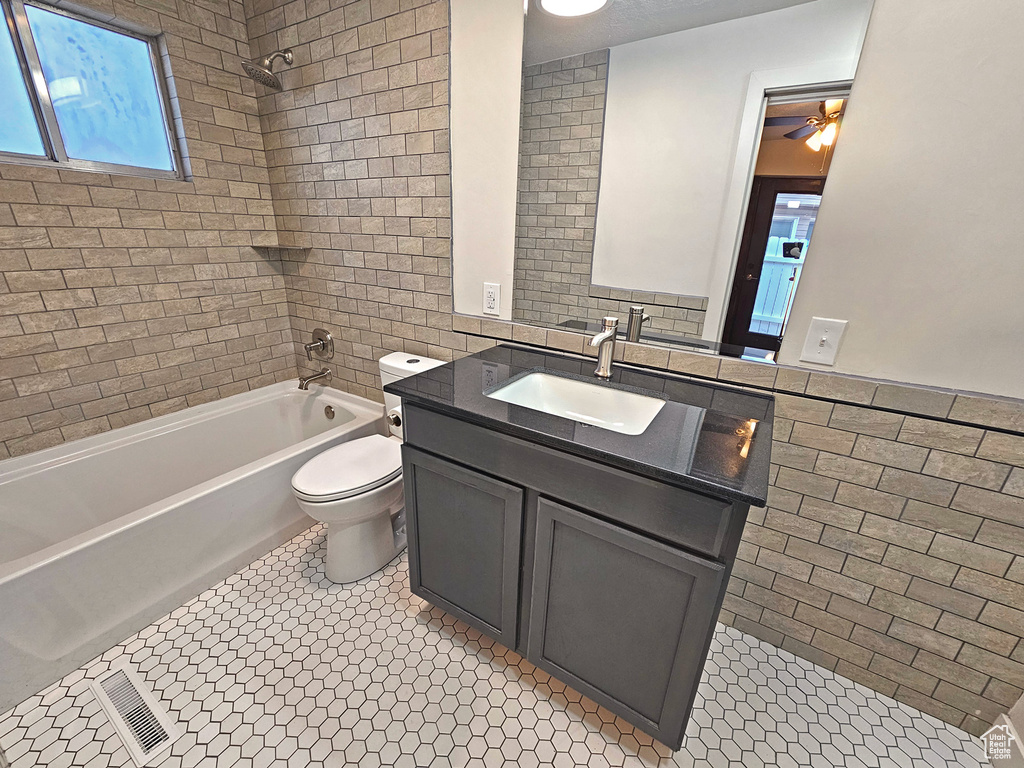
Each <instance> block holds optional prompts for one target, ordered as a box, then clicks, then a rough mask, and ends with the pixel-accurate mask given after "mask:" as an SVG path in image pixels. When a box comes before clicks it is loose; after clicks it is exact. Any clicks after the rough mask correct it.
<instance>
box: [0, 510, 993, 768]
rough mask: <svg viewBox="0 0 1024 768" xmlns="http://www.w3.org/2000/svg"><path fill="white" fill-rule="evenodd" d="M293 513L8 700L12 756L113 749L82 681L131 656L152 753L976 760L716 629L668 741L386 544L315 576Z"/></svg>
mask: <svg viewBox="0 0 1024 768" xmlns="http://www.w3.org/2000/svg"><path fill="white" fill-rule="evenodd" d="M323 555H324V529H323V528H322V527H321V526H317V527H315V528H312V529H310V530H309V531H308V532H307V533H305V534H303V535H301V536H299V537H297V538H295V539H294V540H292V541H291V542H289V543H288V544H286V545H284V546H282V547H280V548H278V549H276V550H274V551H273V552H271V553H270V554H269V555H267V556H266V557H264V558H263V559H262V560H258V561H257V562H255V563H253V564H252V565H251V566H249V567H248V568H246V569H244V570H243V571H241V572H240V573H237V574H235V575H234V576H231V577H230V578H228V579H226V580H225V581H223V582H221V583H220V584H218V585H217V586H215V587H214V588H212V589H210V590H208V591H206V592H204V593H203V594H201V595H200V596H199V597H197V598H196V599H195V600H192V601H191V602H189V603H187V604H186V605H184V606H182V607H181V608H179V609H177V610H175V611H174V612H173V613H171V614H170V615H169V616H167V617H166V618H165V619H163V620H162V621H159V622H157V623H155V624H153V625H151V626H149V627H147V628H145V629H144V630H142V631H141V632H139V633H138V634H136V635H134V636H133V637H131V638H129V639H128V640H126V641H125V642H124V643H122V644H121V645H118V646H117V647H115V648H112V649H110V650H109V651H107V652H106V653H104V654H103V655H102V656H100V657H99V658H98V659H96V660H94V661H93V662H92V663H90V664H88V665H86V666H85V667H83V668H81V669H79V670H78V671H76V672H73V673H72V674H70V675H68V676H67V677H65V678H64V679H63V680H61V681H60V682H58V683H56V684H54V685H52V686H50V687H49V688H48V689H46V690H45V691H43V692H42V693H40V694H38V695H36V696H33V697H32V698H31V699H29V700H27V701H25V702H23V703H22V704H20V705H18V706H17V707H15V708H14V709H13V710H11V711H10V712H7V713H6V714H4V715H0V746H2V747H3V749H4V750H5V751H6V753H7V758H8V759H9V760H10V761H11V764H12V768H29V767H30V766H31V767H33V768H34V767H35V766H47V767H48V768H66V767H68V766H86V767H87V768H100V767H101V766H131V765H133V763H132V761H131V759H130V757H129V756H128V753H127V751H126V750H125V748H124V747H123V746H122V744H121V742H120V740H119V737H118V736H117V735H116V733H115V732H114V729H113V727H112V726H111V724H110V723H109V721H108V720H107V718H106V716H105V715H104V713H103V711H102V710H101V708H100V705H99V704H98V703H97V701H96V700H95V699H94V698H93V695H92V693H91V692H90V689H89V682H90V680H91V679H92V678H94V677H96V676H98V675H100V674H101V673H103V672H104V671H106V670H107V669H109V668H110V667H111V666H112V665H114V664H119V663H123V662H125V661H128V662H130V665H131V667H132V668H134V669H135V670H136V671H137V672H139V673H140V675H141V676H142V677H143V678H144V679H145V680H146V682H147V683H148V684H149V686H150V687H151V688H152V689H153V690H154V691H155V692H156V695H157V696H158V697H159V698H160V700H161V702H162V703H163V705H164V706H165V707H166V708H167V709H168V710H169V711H170V714H171V717H172V718H173V719H174V720H176V721H177V722H178V724H179V726H180V727H181V729H182V731H183V735H182V736H181V738H180V739H179V740H178V741H177V742H176V743H175V744H174V746H173V748H172V750H171V751H170V752H169V753H168V754H167V755H166V756H165V757H164V759H163V760H162V761H160V762H159V763H158V765H160V766H166V767H167V768H178V767H183V766H201V767H202V768H207V767H212V766H218V768H227V767H228V766H238V767H239V768H261V767H263V766H280V767H282V768H300V767H301V768H335V767H338V766H350V765H351V766H356V765H358V766H381V765H387V766H391V765H394V766H408V768H419V767H421V766H444V767H445V768H448V767H449V766H452V767H454V766H469V765H474V766H485V767H486V768H511V767H512V766H525V767H527V768H528V767H530V766H541V765H553V766H557V767H558V768H562V767H563V766H564V767H566V768H568V766H577V765H579V766H594V767H598V766H665V767H666V768H668V766H700V767H701V768H725V767H726V766H736V767H739V766H742V767H743V768H756V767H757V766H768V765H778V766H792V767H793V768H796V767H797V766H815V767H816V768H819V767H820V768H833V767H834V766H846V767H848V768H852V767H853V766H856V767H857V768H863V767H867V766H893V767H896V766H899V767H901V768H902V767H909V766H928V767H929V768H953V766H958V767H960V766H981V765H984V764H985V762H984V757H983V753H982V749H981V746H980V742H978V741H977V740H976V739H973V738H972V737H971V736H969V735H968V734H967V733H965V732H963V731H960V730H958V729H956V728H953V727H951V726H949V725H946V724H944V723H941V722H940V721H938V720H936V719H934V718H932V717H930V716H928V715H924V714H922V713H920V712H918V711H916V710H914V709H911V708H910V707H908V706H906V705H904V704H900V703H898V702H896V701H894V700H892V699H889V698H886V697H884V696H880V695H879V694H876V693H874V692H873V691H870V690H868V689H866V688H863V687H861V686H859V685H857V684H855V683H853V682H851V681H849V680H846V679H844V678H840V677H836V676H835V675H833V674H832V673H831V672H828V671H826V670H823V669H820V668H818V667H815V666H814V665H813V664H811V663H810V662H807V661H804V660H802V659H798V658H796V657H794V656H792V655H790V654H788V653H786V652H784V651H780V650H778V649H776V648H774V647H772V646H769V645H766V644H764V643H761V642H760V641H758V640H756V639H754V638H752V637H749V636H746V635H743V634H741V633H739V632H737V631H736V630H734V629H731V628H725V627H721V626H720V627H719V629H718V632H717V633H716V635H715V639H714V642H713V644H712V646H711V656H710V658H709V660H708V663H707V666H706V667H705V670H704V677H703V679H702V682H701V686H700V693H699V695H698V697H697V702H696V705H695V709H694V715H693V718H692V720H691V722H690V727H689V729H688V730H687V738H686V743H685V744H684V746H683V749H682V750H680V751H679V752H677V753H675V754H673V753H672V752H671V751H669V750H668V749H666V748H665V747H663V746H662V745H660V744H658V743H656V742H652V740H651V738H650V737H648V736H646V735H644V734H643V733H640V732H639V731H635V730H634V729H633V728H632V726H629V725H627V724H626V723H625V722H623V721H622V720H619V719H618V718H616V717H615V716H614V715H612V714H611V713H609V712H608V711H607V710H605V709H603V708H601V707H598V706H597V705H596V704H594V703H593V702H591V701H590V700H589V699H586V698H584V697H581V696H580V694H578V693H576V692H574V691H573V690H572V689H571V688H566V687H565V686H564V685H562V684H561V683H559V682H558V681H556V680H553V679H551V678H550V677H548V676H547V675H546V674H544V673H543V672H541V671H540V670H538V669H536V668H535V667H533V666H532V665H531V664H530V663H528V662H527V661H525V660H524V659H522V658H521V657H520V656H518V655H517V654H515V653H513V652H512V651H508V650H506V649H504V648H503V647H501V646H499V645H497V644H495V643H492V642H491V641H490V640H488V639H487V638H485V637H482V636H480V635H479V634H478V633H477V632H475V631H473V630H471V629H469V628H467V627H466V626H465V625H464V624H462V623H461V622H458V621H456V620H455V619H453V618H451V617H450V616H448V615H446V614H445V613H443V612H442V611H440V610H439V609H437V608H432V607H431V606H429V605H428V604H427V603H425V602H423V601H421V600H420V599H419V598H417V597H415V596H413V595H412V594H411V593H410V592H409V589H408V586H407V573H408V572H407V568H406V562H405V558H404V557H402V558H400V559H398V560H396V561H395V562H393V563H391V564H390V565H389V566H388V567H387V568H385V569H384V570H383V571H381V572H380V573H378V574H375V575H374V576H372V577H370V578H368V579H364V580H363V581H361V582H359V583H358V584H355V585H350V586H346V587H341V586H336V585H333V584H331V583H330V582H328V581H326V580H325V579H324V578H323V576H322V575H321V568H322V565H323Z"/></svg>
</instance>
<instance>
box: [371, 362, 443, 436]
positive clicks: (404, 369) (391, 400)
mask: <svg viewBox="0 0 1024 768" xmlns="http://www.w3.org/2000/svg"><path fill="white" fill-rule="evenodd" d="M378 362H379V363H380V383H381V386H385V385H386V384H390V383H391V382H393V381H398V380H399V379H404V378H406V377H407V376H415V375H416V374H417V373H423V372H424V371H429V370H430V369H431V368H437V366H439V365H444V361H443V360H432V359H431V358H429V357H423V356H422V355H409V354H406V353H405V352H392V353H391V354H389V355H384V357H382V358H381V359H380V360H379V361H378ZM401 404H402V400H401V398H400V397H398V396H397V395H389V394H388V393H387V392H385V393H384V407H385V408H386V409H387V411H388V413H390V412H391V411H392V410H394V409H395V408H398V407H399V406H400V405H401ZM391 433H392V434H394V435H398V436H399V437H401V435H402V430H401V429H400V428H398V429H396V428H394V427H391Z"/></svg>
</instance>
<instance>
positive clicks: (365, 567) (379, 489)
mask: <svg viewBox="0 0 1024 768" xmlns="http://www.w3.org/2000/svg"><path fill="white" fill-rule="evenodd" d="M379 362H380V375H381V382H382V384H388V383H390V382H392V381H397V380H398V379H403V378H405V377H407V376H414V375H416V374H417V373H422V372H424V371H428V370H430V369H431V368H435V367H437V366H439V365H444V363H443V362H442V361H440V360H431V359H429V358H425V357H417V356H416V355H407V354H405V353H403V352H395V353H392V354H390V355H385V356H384V357H382V358H381V359H380V361H379ZM384 401H385V407H386V409H387V412H388V413H389V414H391V413H394V412H400V409H401V400H400V399H399V398H398V397H396V396H394V395H389V394H386V393H385V395H384ZM393 421H397V424H394V423H392V422H393ZM388 430H389V432H390V435H388V436H385V435H383V434H380V435H370V436H369V437H361V438H359V439H357V440H350V441H349V442H346V443H342V444H341V445H336V446H334V447H333V448H329V449H328V450H326V451H324V452H323V453H320V454H318V455H317V456H314V457H313V458H312V459H310V460H309V461H307V462H306V463H305V464H303V465H302V467H301V468H300V469H299V471H298V472H296V473H295V474H294V475H293V476H292V492H293V493H294V494H295V499H296V501H297V502H298V504H299V508H300V509H302V511H303V512H305V513H306V514H307V515H309V516H310V517H312V518H313V519H314V520H318V521H320V522H322V523H325V524H326V525H327V557H326V559H325V562H324V565H325V568H324V570H325V573H326V576H327V578H328V579H330V580H331V581H333V582H337V583H340V584H344V583H348V582H351V581H358V580H359V579H362V578H365V577H366V576H369V575H370V574H371V573H375V572H376V571H379V570H380V569H381V568H383V567H384V566H385V565H387V564H388V563H389V562H390V561H391V560H393V559H394V558H395V556H396V555H398V554H399V553H400V552H401V551H402V550H403V549H404V548H405V517H404V509H405V493H404V488H403V485H402V451H401V447H402V427H401V419H400V418H399V419H393V420H389V421H388Z"/></svg>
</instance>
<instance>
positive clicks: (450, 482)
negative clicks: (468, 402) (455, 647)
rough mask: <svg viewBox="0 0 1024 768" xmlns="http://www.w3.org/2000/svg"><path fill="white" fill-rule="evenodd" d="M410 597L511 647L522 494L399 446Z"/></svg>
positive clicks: (514, 639) (516, 597)
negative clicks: (438, 609) (405, 516)
mask: <svg viewBox="0 0 1024 768" xmlns="http://www.w3.org/2000/svg"><path fill="white" fill-rule="evenodd" d="M402 455H403V466H404V469H403V471H404V475H405V493H406V510H407V513H408V517H407V520H408V522H407V525H408V530H409V581H410V586H411V588H412V591H413V593H414V594H417V595H419V596H420V597H423V598H425V599H426V600H429V601H430V602H431V603H433V604H435V605H437V606H439V607H441V608H444V609H445V610H446V611H448V612H450V613H452V614H453V615H454V616H457V617H458V618H460V619H462V620H463V621H465V622H466V623H468V624H470V625H472V626H474V627H476V628H477V629H480V630H481V631H483V632H486V633H487V634H488V635H490V636H491V637H493V638H495V639H496V640H498V641H499V642H501V643H502V644H504V645H506V646H508V647H510V648H514V647H515V644H516V617H517V611H518V603H519V599H518V598H519V552H520V531H521V527H522V516H523V491H522V489H520V488H516V487H515V486H512V485H509V484H507V483H503V482H501V481H500V480H495V479H494V478H491V477H488V476H486V475H481V474H479V473H477V472H473V471H471V470H469V469H466V468H465V467H461V466H458V465H456V464H451V463H449V462H447V461H442V460H440V459H437V458H435V457H433V456H429V455H427V454H424V453H421V452H420V451H417V450H416V449H414V448H411V447H409V446H403V448H402Z"/></svg>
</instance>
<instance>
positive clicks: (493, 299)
mask: <svg viewBox="0 0 1024 768" xmlns="http://www.w3.org/2000/svg"><path fill="white" fill-rule="evenodd" d="M484 314H485V315H499V314H501V283H484Z"/></svg>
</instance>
